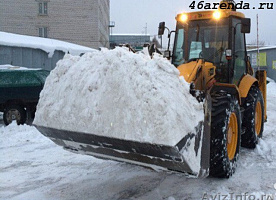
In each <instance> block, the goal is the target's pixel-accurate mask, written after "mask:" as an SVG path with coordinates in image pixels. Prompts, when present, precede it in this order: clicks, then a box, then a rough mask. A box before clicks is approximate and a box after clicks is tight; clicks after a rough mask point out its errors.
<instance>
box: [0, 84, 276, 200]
mask: <svg viewBox="0 0 276 200" xmlns="http://www.w3.org/2000/svg"><path fill="white" fill-rule="evenodd" d="M275 99H276V83H270V84H268V122H267V123H266V124H265V131H264V137H263V139H262V140H261V141H260V144H259V145H258V147H257V148H256V149H255V150H248V149H243V148H242V150H241V155H240V159H239V163H238V165H239V166H238V169H237V172H236V173H235V174H234V175H233V177H231V178H230V179H215V178H207V179H201V180H200V179H188V178H186V177H184V175H182V174H169V173H166V172H155V171H152V170H150V169H145V168H142V167H137V166H132V165H129V164H124V163H117V162H113V161H103V160H98V159H96V158H93V157H90V156H84V155H78V154H73V153H70V152H67V151H65V150H63V149H62V148H61V147H59V146H56V145H55V144H53V143H52V142H51V141H50V140H49V139H47V138H45V137H44V136H42V135H41V134H40V133H39V132H38V131H37V130H36V129H35V128H34V127H30V126H26V125H25V126H16V125H15V124H12V125H10V126H8V127H0V155H1V156H0V158H1V162H0V180H1V181H0V199H5V200H6V199H19V200H29V199H32V200H36V199H37V200H43V199H60V200H63V199H99V200H104V199H112V200H113V199H169V200H173V199H176V200H178V199H183V200H184V199H195V200H198V199H212V198H213V197H214V196H215V195H217V196H216V198H213V199H217V200H218V199H220V200H222V199H231V197H232V199H246V198H244V197H245V196H247V197H248V196H249V195H252V196H250V198H247V199H261V197H262V195H266V198H263V199H276V185H275V184H276V173H275V171H276V142H275V137H276V131H275V130H276V104H275ZM0 126H1V125H0ZM245 193H246V194H245ZM225 195H228V197H227V198H224V197H226V196H225ZM237 195H243V196H237ZM253 195H254V196H253ZM268 195H271V196H268ZM254 197H255V198H254ZM269 197H271V198H269Z"/></svg>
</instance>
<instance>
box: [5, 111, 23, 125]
mask: <svg viewBox="0 0 276 200" xmlns="http://www.w3.org/2000/svg"><path fill="white" fill-rule="evenodd" d="M6 119H7V122H8V123H9V124H10V123H12V121H14V120H16V122H17V123H18V122H19V121H20V119H21V116H20V112H19V111H18V110H16V109H11V110H9V111H8V112H7V117H6Z"/></svg>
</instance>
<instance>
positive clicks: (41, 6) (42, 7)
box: [38, 2, 48, 15]
mask: <svg viewBox="0 0 276 200" xmlns="http://www.w3.org/2000/svg"><path fill="white" fill-rule="evenodd" d="M38 13H39V14H40V15H48V2H40V3H38Z"/></svg>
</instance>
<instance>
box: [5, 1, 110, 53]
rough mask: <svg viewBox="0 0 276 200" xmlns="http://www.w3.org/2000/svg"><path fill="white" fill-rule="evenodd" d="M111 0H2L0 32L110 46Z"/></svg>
mask: <svg viewBox="0 0 276 200" xmlns="http://www.w3.org/2000/svg"><path fill="white" fill-rule="evenodd" d="M109 18H110V1H109V0H66V1H61V0H58V1H57V0H24V1H22V0H1V1H0V31H4V32H10V33H17V34H23V35H30V36H40V37H47V38H53V39H58V40H63V41H67V42H71V43H75V44H79V45H83V46H87V47H91V48H95V49H98V48H99V47H109V27H108V26H109Z"/></svg>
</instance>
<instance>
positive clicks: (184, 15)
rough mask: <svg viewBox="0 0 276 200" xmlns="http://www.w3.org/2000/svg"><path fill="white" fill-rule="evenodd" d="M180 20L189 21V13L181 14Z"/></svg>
mask: <svg viewBox="0 0 276 200" xmlns="http://www.w3.org/2000/svg"><path fill="white" fill-rule="evenodd" d="M180 20H181V21H182V22H186V21H188V15H187V14H182V15H181V16H180Z"/></svg>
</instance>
